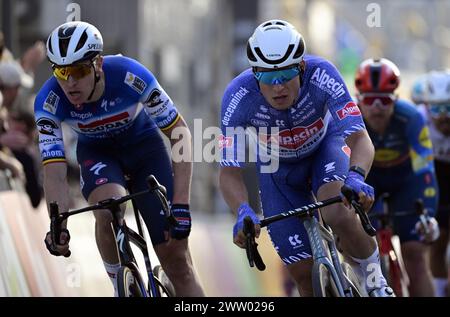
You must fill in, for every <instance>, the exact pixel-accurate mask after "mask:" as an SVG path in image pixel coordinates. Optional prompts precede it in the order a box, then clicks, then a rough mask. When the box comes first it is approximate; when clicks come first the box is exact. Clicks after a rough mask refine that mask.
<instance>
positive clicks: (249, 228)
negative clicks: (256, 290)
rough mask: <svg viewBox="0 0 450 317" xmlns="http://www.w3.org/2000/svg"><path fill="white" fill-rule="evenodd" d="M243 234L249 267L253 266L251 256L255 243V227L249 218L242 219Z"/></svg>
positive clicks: (252, 257)
mask: <svg viewBox="0 0 450 317" xmlns="http://www.w3.org/2000/svg"><path fill="white" fill-rule="evenodd" d="M243 232H244V235H245V252H246V254H247V259H248V264H249V265H250V267H254V266H255V260H254V258H255V257H254V255H253V244H254V243H256V242H255V227H254V225H253V221H252V219H251V218H250V217H248V216H247V217H245V218H244V228H243Z"/></svg>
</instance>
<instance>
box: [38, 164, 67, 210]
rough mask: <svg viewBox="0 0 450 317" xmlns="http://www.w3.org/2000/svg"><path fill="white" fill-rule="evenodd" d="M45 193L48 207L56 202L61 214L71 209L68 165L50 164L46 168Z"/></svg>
mask: <svg viewBox="0 0 450 317" xmlns="http://www.w3.org/2000/svg"><path fill="white" fill-rule="evenodd" d="M44 192H45V200H46V201H47V207H48V206H49V204H50V202H52V201H56V202H57V203H58V207H59V212H60V213H62V212H66V211H67V210H68V209H69V184H68V182H67V165H66V163H50V164H47V165H45V166H44Z"/></svg>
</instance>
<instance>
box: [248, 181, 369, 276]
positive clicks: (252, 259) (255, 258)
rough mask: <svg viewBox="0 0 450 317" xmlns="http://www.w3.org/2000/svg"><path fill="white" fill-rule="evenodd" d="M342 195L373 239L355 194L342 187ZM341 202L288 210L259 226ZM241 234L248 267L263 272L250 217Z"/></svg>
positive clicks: (349, 189) (314, 204)
mask: <svg viewBox="0 0 450 317" xmlns="http://www.w3.org/2000/svg"><path fill="white" fill-rule="evenodd" d="M341 192H342V194H343V195H344V196H345V197H346V198H347V200H348V201H349V202H350V203H351V205H352V206H353V208H354V209H355V212H356V213H357V214H358V215H359V218H360V220H361V225H362V227H363V229H364V231H365V232H366V233H367V234H368V235H369V236H371V237H373V236H374V235H375V234H376V230H375V228H374V227H373V226H372V224H371V222H370V219H369V217H368V216H367V214H366V213H365V212H364V210H363V209H362V207H361V205H360V204H359V203H358V202H357V199H355V197H357V196H356V194H355V193H354V192H353V191H352V189H351V188H349V187H347V186H343V187H342V189H341ZM340 202H342V197H341V196H336V197H333V198H329V199H326V200H323V201H318V202H315V203H311V204H309V205H307V206H303V207H300V208H296V209H293V210H289V211H286V212H282V213H280V214H278V215H275V216H271V217H267V218H264V219H262V220H261V223H260V226H261V228H263V227H266V226H268V225H269V224H271V223H273V222H275V221H279V220H281V219H286V218H290V217H294V216H298V217H301V216H304V215H306V214H309V213H310V212H311V211H313V210H316V209H318V208H322V207H325V206H329V205H332V204H336V203H340ZM243 232H244V234H245V237H246V241H245V251H246V254H247V259H248V261H249V265H250V267H253V266H254V264H256V267H257V268H258V269H259V270H260V271H263V270H264V269H265V267H266V266H265V264H264V262H263V260H262V258H261V255H260V254H259V252H258V249H257V246H258V244H257V243H256V241H255V227H254V223H253V221H252V220H251V218H250V217H245V218H244V228H243ZM258 265H259V266H260V267H264V268H263V269H260V267H259V266H258Z"/></svg>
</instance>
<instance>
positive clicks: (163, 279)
mask: <svg viewBox="0 0 450 317" xmlns="http://www.w3.org/2000/svg"><path fill="white" fill-rule="evenodd" d="M153 276H154V277H155V283H156V284H157V287H158V289H159V294H160V296H162V297H174V296H175V288H174V286H173V284H172V282H171V281H170V280H169V277H168V276H167V274H166V273H165V272H164V270H163V268H162V267H161V265H157V266H155V267H154V268H153Z"/></svg>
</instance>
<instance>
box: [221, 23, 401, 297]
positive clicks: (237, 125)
mask: <svg viewBox="0 0 450 317" xmlns="http://www.w3.org/2000/svg"><path fill="white" fill-rule="evenodd" d="M247 58H248V60H249V63H250V65H251V66H252V68H251V69H247V70H245V71H244V72H242V73H241V74H240V75H238V76H237V77H236V78H234V79H233V80H232V81H231V83H230V84H229V85H228V87H227V89H226V91H225V93H224V96H223V100H222V119H221V123H222V124H221V127H222V133H223V135H222V136H221V143H220V146H221V147H222V149H223V152H222V153H223V158H222V161H221V170H220V187H221V191H222V193H223V195H224V198H225V200H226V202H227V203H228V205H229V206H230V208H231V209H232V210H233V212H235V213H237V221H236V224H235V226H234V228H233V237H234V243H235V244H236V245H238V246H239V247H244V241H245V237H244V235H243V232H242V228H243V219H244V218H245V217H246V216H250V217H251V218H252V219H253V222H254V223H255V230H256V232H257V235H259V232H260V227H259V225H258V223H259V218H258V217H257V216H256V214H255V212H254V211H253V210H252V208H251V207H250V206H249V204H248V194H247V189H246V187H245V184H244V182H243V179H242V174H241V169H240V168H241V167H242V166H243V163H244V161H245V153H243V151H245V145H246V144H245V143H246V142H241V141H242V140H244V141H245V139H243V137H242V136H244V137H245V135H244V134H245V131H244V128H247V131H248V132H249V133H250V136H251V137H253V136H254V135H255V133H256V136H257V138H258V140H259V142H258V148H259V149H262V148H266V149H268V150H270V151H271V150H275V149H277V148H278V149H277V150H276V155H275V159H277V160H279V165H278V168H271V170H266V169H263V167H267V166H262V165H264V164H263V163H264V161H265V158H263V156H262V155H260V154H261V152H258V160H257V162H256V163H257V167H258V177H259V185H260V190H261V194H260V197H261V202H262V209H263V212H264V215H265V216H266V217H267V216H271V215H274V214H277V213H280V212H284V211H288V210H291V209H293V208H296V207H300V206H303V205H305V204H308V203H310V202H311V201H312V200H313V199H314V198H313V196H315V197H316V198H317V199H318V200H323V199H327V198H330V197H332V196H335V195H338V194H339V193H340V190H341V187H342V186H343V184H344V183H345V184H346V185H347V186H349V187H351V188H352V190H353V191H354V192H355V193H357V194H358V196H359V202H360V203H361V204H362V206H363V207H364V208H365V209H366V210H367V209H369V208H370V206H371V205H372V203H373V198H374V192H373V188H372V187H371V186H369V185H367V184H366V183H365V181H364V179H365V176H366V173H367V172H368V171H369V169H370V166H371V164H372V160H373V154H374V150H373V145H372V144H371V142H370V139H369V136H368V134H367V132H366V130H365V127H364V123H363V120H362V118H361V114H360V111H359V109H358V107H357V106H356V104H355V103H354V102H353V100H352V99H351V97H350V95H349V93H348V91H347V88H346V86H345V84H344V81H343V80H342V77H341V76H340V74H339V72H338V71H337V70H336V68H335V67H334V66H333V65H332V64H331V63H330V62H328V61H326V60H325V59H323V58H320V57H317V56H311V55H305V43H304V40H303V37H302V36H301V35H300V33H298V32H297V30H296V29H295V28H294V27H293V26H292V25H291V24H289V23H287V22H285V21H282V20H270V21H267V22H264V23H262V24H261V25H259V26H258V27H257V28H256V30H255V32H254V33H253V35H252V36H251V37H250V39H249V40H248V45H247ZM267 128H278V133H276V132H274V133H273V134H271V133H269V134H268V132H267ZM271 131H273V129H272V130H271ZM275 131H276V130H275ZM349 149H351V156H349V154H348V153H349ZM267 153H268V152H267ZM243 154H244V155H243ZM271 154H272V152H271ZM271 166H273V165H271ZM309 180H310V181H311V186H309V185H308V181H309ZM311 189H312V191H311ZM348 206H349V203H348V202H347V201H345V205H344V204H336V205H332V206H329V207H326V208H323V210H322V215H323V218H324V219H325V221H326V222H327V224H329V225H330V226H331V227H332V229H333V231H334V232H335V233H336V234H337V235H339V236H340V237H341V240H342V247H343V249H344V250H345V251H346V253H347V254H349V255H350V256H352V257H353V259H354V260H355V261H356V262H357V263H359V264H360V266H361V270H362V273H363V274H364V276H365V277H366V278H365V282H366V283H365V284H366V288H367V291H368V293H370V295H371V296H383V297H384V296H386V297H388V296H393V291H392V289H391V288H390V287H388V286H387V283H386V280H385V279H384V277H383V275H382V273H381V269H380V263H379V256H378V249H377V245H376V242H375V240H374V239H372V238H371V237H369V236H368V235H367V234H366V233H365V232H364V231H363V228H362V226H361V224H360V221H359V219H358V218H357V217H356V215H355V213H354V212H353V211H351V210H350V209H349V208H348ZM268 232H269V234H270V237H271V239H272V242H273V244H274V247H275V250H276V251H277V252H278V254H279V256H280V258H281V259H282V261H283V262H284V263H285V264H286V267H287V269H288V271H289V273H290V275H291V276H292V278H293V279H294V280H295V282H296V285H297V288H298V290H299V293H300V295H301V296H311V295H312V285H311V265H312V257H311V248H310V244H309V241H308V238H307V236H306V232H305V229H304V227H303V225H302V224H301V222H300V221H299V219H298V218H289V219H286V220H284V221H280V222H276V223H273V224H271V225H269V227H268ZM370 274H371V276H372V277H374V276H375V277H376V278H375V279H372V281H371V280H370V278H367V277H368V276H369V275H370ZM373 280H375V282H373Z"/></svg>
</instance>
